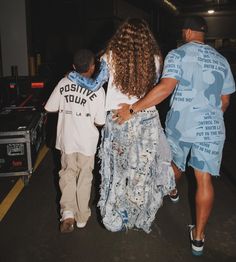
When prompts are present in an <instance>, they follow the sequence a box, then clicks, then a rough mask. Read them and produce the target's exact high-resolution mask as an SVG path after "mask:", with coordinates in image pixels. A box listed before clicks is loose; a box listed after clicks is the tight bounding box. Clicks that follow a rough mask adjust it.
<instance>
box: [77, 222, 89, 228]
mask: <svg viewBox="0 0 236 262" xmlns="http://www.w3.org/2000/svg"><path fill="white" fill-rule="evenodd" d="M86 224H87V222H83V223H80V222H77V223H76V226H77V227H78V228H84V227H85V226H86Z"/></svg>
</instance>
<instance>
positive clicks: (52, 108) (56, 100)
mask: <svg viewBox="0 0 236 262" xmlns="http://www.w3.org/2000/svg"><path fill="white" fill-rule="evenodd" d="M60 97H61V95H60V82H59V84H58V85H57V86H56V87H55V88H54V90H53V92H52V94H51V95H50V97H49V99H48V101H47V103H46V105H45V107H44V109H45V110H46V111H48V112H57V111H58V110H59V106H60Z"/></svg>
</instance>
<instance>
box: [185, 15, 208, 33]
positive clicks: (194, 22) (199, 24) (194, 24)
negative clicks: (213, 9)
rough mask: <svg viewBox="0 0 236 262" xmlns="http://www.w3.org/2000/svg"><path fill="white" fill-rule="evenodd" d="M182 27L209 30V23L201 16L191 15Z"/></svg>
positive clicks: (200, 30)
mask: <svg viewBox="0 0 236 262" xmlns="http://www.w3.org/2000/svg"><path fill="white" fill-rule="evenodd" d="M182 29H191V30H193V31H198V32H204V33H206V32H207V29H208V28H207V23H206V21H205V19H204V18H203V17H201V16H197V15H194V16H189V17H187V18H186V19H185V21H184V24H183V26H182Z"/></svg>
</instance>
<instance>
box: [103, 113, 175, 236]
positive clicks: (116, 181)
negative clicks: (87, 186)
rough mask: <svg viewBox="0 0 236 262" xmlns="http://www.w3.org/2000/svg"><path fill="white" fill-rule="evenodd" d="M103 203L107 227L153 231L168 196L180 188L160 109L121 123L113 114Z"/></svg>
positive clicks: (107, 128)
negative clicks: (155, 220) (163, 202)
mask: <svg viewBox="0 0 236 262" xmlns="http://www.w3.org/2000/svg"><path fill="white" fill-rule="evenodd" d="M99 157H100V159H101V169H100V173H101V180H102V181H101V187H100V194H101V196H100V200H99V202H98V206H99V208H100V211H101V215H102V221H103V224H104V226H105V227H106V228H107V229H108V230H110V231H112V232H116V231H121V230H127V229H131V228H137V229H143V230H144V231H145V232H147V233H149V232H150V231H151V229H150V227H151V224H152V222H153V220H154V219H155V215H156V212H157V210H158V209H159V208H160V207H161V205H162V201H163V197H164V196H165V195H167V194H168V193H169V192H170V191H171V190H172V189H174V188H175V181H174V173H173V169H172V167H171V151H170V147H169V145H168V143H167V140H166V137H165V135H164V132H163V129H162V127H161V124H160V120H159V114H158V111H157V110H156V109H153V110H144V111H142V112H139V113H137V114H135V117H133V118H132V119H130V120H129V121H127V122H126V123H124V124H123V125H118V124H116V123H115V122H114V120H112V113H108V116H107V119H106V124H105V126H104V128H103V130H102V144H101V146H100V150H99Z"/></svg>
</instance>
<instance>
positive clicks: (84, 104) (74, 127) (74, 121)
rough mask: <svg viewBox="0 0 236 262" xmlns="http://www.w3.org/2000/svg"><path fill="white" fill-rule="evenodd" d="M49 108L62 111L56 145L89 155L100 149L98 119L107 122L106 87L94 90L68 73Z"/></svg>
mask: <svg viewBox="0 0 236 262" xmlns="http://www.w3.org/2000/svg"><path fill="white" fill-rule="evenodd" d="M45 110H46V111H48V112H57V111H58V112H59V116H58V123H57V139H56V148H57V149H59V150H61V151H63V152H65V153H66V154H71V153H75V152H79V153H82V154H84V155H86V156H92V155H94V154H95V153H96V149H97V143H98V138H99V132H98V129H97V127H96V126H95V123H96V124H98V125H104V124H105V91H104V89H103V88H100V89H99V90H98V91H96V92H93V91H90V90H87V89H85V88H83V87H80V86H78V85H76V84H75V83H74V82H72V81H70V80H69V79H68V78H67V77H64V78H63V79H61V81H60V82H59V83H58V84H57V86H56V87H55V89H54V91H53V92H52V94H51V96H50V97H49V99H48V101H47V103H46V105H45Z"/></svg>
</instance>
